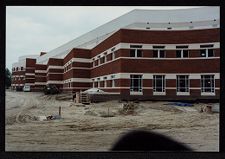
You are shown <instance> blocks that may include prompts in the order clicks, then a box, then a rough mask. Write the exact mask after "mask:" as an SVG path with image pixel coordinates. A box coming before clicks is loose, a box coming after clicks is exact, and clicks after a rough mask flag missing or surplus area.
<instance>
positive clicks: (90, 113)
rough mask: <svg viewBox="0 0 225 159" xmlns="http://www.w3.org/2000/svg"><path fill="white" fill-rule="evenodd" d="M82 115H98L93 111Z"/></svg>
mask: <svg viewBox="0 0 225 159" xmlns="http://www.w3.org/2000/svg"><path fill="white" fill-rule="evenodd" d="M84 115H91V116H98V114H97V113H96V112H94V111H91V110H88V111H86V112H85V113H84Z"/></svg>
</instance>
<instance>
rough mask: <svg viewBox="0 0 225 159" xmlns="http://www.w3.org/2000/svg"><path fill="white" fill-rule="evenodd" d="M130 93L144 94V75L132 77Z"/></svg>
mask: <svg viewBox="0 0 225 159" xmlns="http://www.w3.org/2000/svg"><path fill="white" fill-rule="evenodd" d="M130 92H142V75H130Z"/></svg>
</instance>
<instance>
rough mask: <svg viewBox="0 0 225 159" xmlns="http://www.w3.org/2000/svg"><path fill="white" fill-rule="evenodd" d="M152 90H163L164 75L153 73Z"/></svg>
mask: <svg viewBox="0 0 225 159" xmlns="http://www.w3.org/2000/svg"><path fill="white" fill-rule="evenodd" d="M153 92H165V75H153Z"/></svg>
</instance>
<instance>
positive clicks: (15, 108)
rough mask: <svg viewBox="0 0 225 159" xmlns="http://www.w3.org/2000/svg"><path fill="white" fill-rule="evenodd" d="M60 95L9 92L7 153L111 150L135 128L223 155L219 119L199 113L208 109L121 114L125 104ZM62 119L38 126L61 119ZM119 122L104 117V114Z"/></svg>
mask: <svg viewBox="0 0 225 159" xmlns="http://www.w3.org/2000/svg"><path fill="white" fill-rule="evenodd" d="M56 98H57V95H53V96H46V95H43V94H42V93H33V92H32V93H31V92H29V93H28V92H10V91H7V92H6V138H5V139H6V145H5V149H6V151H108V150H109V149H110V148H111V147H112V145H113V143H115V141H116V140H117V139H118V138H119V137H120V136H121V135H123V134H124V133H126V132H128V131H130V130H133V129H144V130H150V131H155V132H160V133H161V134H164V135H166V136H169V137H171V138H173V139H175V140H177V141H179V142H181V143H185V144H187V145H188V146H189V147H191V148H192V149H194V150H195V151H219V114H218V113H213V114H207V113H199V111H198V110H199V109H200V107H201V106H202V105H204V104H201V103H199V104H195V105H194V106H193V107H191V108H188V109H183V108H181V107H174V106H169V105H164V104H165V103H167V102H151V101H149V102H140V103H139V104H138V108H137V109H136V110H135V112H136V113H135V114H134V115H121V114H120V113H119V110H121V109H122V103H120V102H119V101H111V102H104V103H95V104H90V105H86V106H81V105H80V106H79V105H76V104H75V103H73V102H72V101H70V100H66V101H65V100H56ZM59 106H61V107H62V117H63V119H60V120H51V121H36V120H35V117H37V116H42V115H45V116H48V115H54V114H58V107H59ZM108 109H109V113H110V114H114V117H108V118H105V117H101V115H102V114H107V113H108Z"/></svg>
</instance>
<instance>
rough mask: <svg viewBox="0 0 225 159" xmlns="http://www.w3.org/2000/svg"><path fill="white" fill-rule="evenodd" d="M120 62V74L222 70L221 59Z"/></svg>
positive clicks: (124, 60)
mask: <svg viewBox="0 0 225 159" xmlns="http://www.w3.org/2000/svg"><path fill="white" fill-rule="evenodd" d="M120 61H121V69H120V70H117V71H118V72H119V71H121V72H140V73H177V72H179V73H207V72H219V70H220V64H219V59H198V60H154V59H153V60H149V59H148V60H138V59H134V60H132V59H121V60H120ZM128 66H129V67H128ZM117 67H118V66H117ZM102 71H103V70H102ZM109 72H110V71H109ZM96 74H97V73H96Z"/></svg>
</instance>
